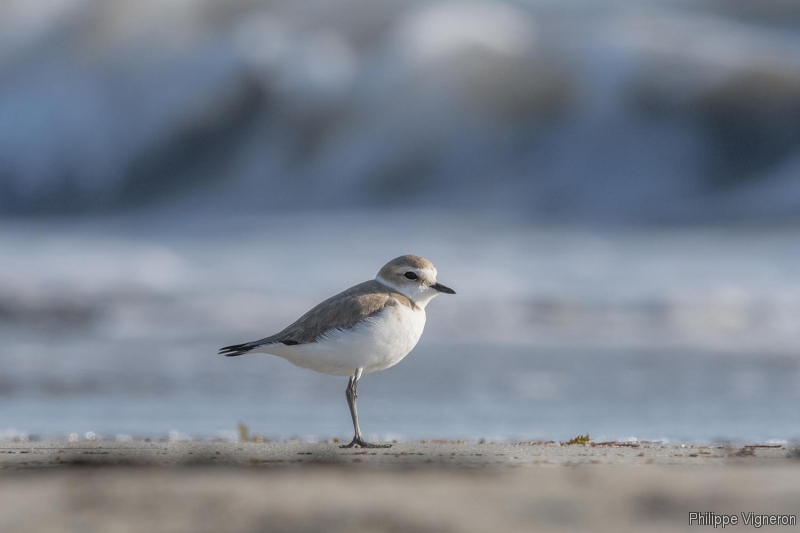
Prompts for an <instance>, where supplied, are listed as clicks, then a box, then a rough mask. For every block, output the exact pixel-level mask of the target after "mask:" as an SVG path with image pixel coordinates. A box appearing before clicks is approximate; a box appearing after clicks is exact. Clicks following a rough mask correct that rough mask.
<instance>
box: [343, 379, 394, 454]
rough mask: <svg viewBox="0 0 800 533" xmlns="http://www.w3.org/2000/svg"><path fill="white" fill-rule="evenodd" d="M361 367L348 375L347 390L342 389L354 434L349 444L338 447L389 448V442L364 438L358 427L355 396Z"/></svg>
mask: <svg viewBox="0 0 800 533" xmlns="http://www.w3.org/2000/svg"><path fill="white" fill-rule="evenodd" d="M363 370H364V369H363V368H357V369H356V372H355V374H353V375H352V376H350V381H349V382H348V383H347V390H345V391H344V394H345V396H346V397H347V405H348V406H349V407H350V416H351V417H352V419H353V429H354V430H355V435H354V436H353V440H351V441H350V444H343V445H342V446H340V448H352V447H353V446H360V447H362V448H391V447H392V445H391V444H372V443H371V442H367V441H365V440H364V437H362V436H361V428H360V427H358V407H356V398H358V380H359V379H361V372H362V371H363Z"/></svg>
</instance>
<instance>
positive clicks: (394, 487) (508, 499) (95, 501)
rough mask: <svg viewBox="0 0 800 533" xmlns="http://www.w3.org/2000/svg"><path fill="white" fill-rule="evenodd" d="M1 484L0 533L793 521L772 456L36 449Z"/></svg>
mask: <svg viewBox="0 0 800 533" xmlns="http://www.w3.org/2000/svg"><path fill="white" fill-rule="evenodd" d="M0 470H2V474H3V475H2V476H0V501H2V502H3V503H2V508H3V513H0V530H2V531H36V532H50V531H52V532H57V531H77V530H80V531H89V532H93V531H98V532H100V531H102V532H108V531H115V532H117V531H119V532H134V531H147V532H156V531H169V532H173V531H174V532H184V531H185V532H206V531H208V532H212V531H213V532H218V531H230V532H253V531H303V532H317V531H319V532H331V531H334V532H338V531H389V532H394V531H397V532H399V531H425V532H428V531H430V532H439V531H443V532H449V531H528V532H530V531H565V530H570V531H577V530H586V531H616V532H620V531H623V532H624V531H641V530H642V529H643V528H649V529H654V530H657V531H690V530H695V529H696V528H697V527H700V526H697V525H690V513H692V512H698V513H713V514H716V515H726V516H731V515H737V516H738V522H739V524H738V525H737V526H735V527H734V526H728V528H730V527H734V528H736V527H738V528H752V527H753V526H752V525H745V524H743V517H742V515H741V513H745V516H747V513H750V512H753V513H756V514H758V515H759V516H760V515H795V516H796V515H797V514H798V511H800V508H799V507H800V504H798V502H800V485H798V483H797V479H798V478H799V476H800V460H798V459H797V458H796V450H795V448H794V447H793V446H787V445H745V444H728V445H708V446H707V445H691V444H688V445H686V444H684V445H681V444H660V443H593V445H586V446H584V445H571V446H562V445H560V444H558V443H513V444H512V443H479V442H450V441H446V442H445V441H437V442H413V443H399V444H395V445H394V446H393V447H392V448H391V449H385V450H380V449H376V450H361V449H355V450H353V449H349V450H342V449H339V448H338V447H337V446H336V444H334V443H305V442H266V443H252V442H248V443H234V442H198V441H183V442H143V441H131V442H102V441H95V442H92V441H83V442H75V443H68V442H58V441H55V442H48V441H45V442H27V443H26V442H18V443H4V444H3V446H2V447H0ZM713 514H712V515H705V516H706V517H707V518H708V517H712V518H713ZM706 527H708V528H712V527H713V526H706ZM764 527H765V528H767V529H770V528H772V529H770V530H785V531H791V530H794V529H793V528H792V527H791V526H778V525H775V526H764ZM780 528H783V529H780ZM726 529H727V528H726Z"/></svg>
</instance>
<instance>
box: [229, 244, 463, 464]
mask: <svg viewBox="0 0 800 533" xmlns="http://www.w3.org/2000/svg"><path fill="white" fill-rule="evenodd" d="M436 276H437V271H436V267H434V266H433V263H431V262H430V261H428V260H427V259H425V258H424V257H419V256H417V255H401V256H400V257H396V258H394V259H392V260H391V261H389V262H388V263H386V264H385V265H384V266H383V268H381V269H380V270H379V271H378V275H377V276H375V279H372V280H369V281H365V282H363V283H359V284H358V285H354V286H353V287H350V288H349V289H347V290H345V291H343V292H340V293H339V294H337V295H335V296H332V297H330V298H328V299H327V300H325V301H324V302H322V303H320V304H319V305H317V306H316V307H314V308H312V309H311V310H310V311H308V312H307V313H306V314H304V315H303V316H301V317H300V318H299V319H297V320H296V321H295V322H293V323H292V324H291V325H289V326H288V327H286V328H285V329H283V330H282V331H280V332H278V333H276V334H274V335H270V336H269V337H265V338H263V339H260V340H257V341H252V342H246V343H244V344H234V345H231V346H226V347H224V348H221V349H220V350H219V354H220V355H224V356H226V357H236V356H239V355H244V354H250V353H265V354H271V355H276V356H278V357H281V358H283V359H286V360H287V361H289V362H290V363H293V364H294V365H296V366H298V367H301V368H307V369H311V370H315V371H317V372H321V373H323V374H329V375H333V376H348V377H349V380H348V383H347V389H346V390H345V397H346V398H347V405H348V407H349V408H350V417H351V418H352V422H353V430H354V436H353V440H352V441H350V443H349V444H345V445H342V446H341V448H352V447H354V446H358V447H361V448H390V447H391V444H373V443H370V442H367V441H366V440H364V437H363V435H362V433H361V428H360V427H359V425H358V409H357V407H356V398H357V397H358V383H359V380H360V379H361V376H362V375H363V374H369V373H372V372H377V371H379V370H385V369H387V368H389V367H391V366H394V365H395V364H397V363H399V362H400V361H401V360H402V359H403V358H404V357H405V356H406V355H408V353H409V352H410V351H411V350H412V349H413V348H414V347H415V346H416V345H417V342H418V341H419V339H420V337H421V336H422V330H423V329H424V327H425V319H426V316H425V307H426V306H427V305H428V303H429V302H430V301H431V300H432V299H433V298H434V297H435V296H438V295H439V294H455V293H456V291H454V290H453V289H451V288H450V287H447V286H445V285H442V284H441V283H439V282H438V281H437V279H436Z"/></svg>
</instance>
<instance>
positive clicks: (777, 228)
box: [0, 0, 800, 441]
mask: <svg viewBox="0 0 800 533" xmlns="http://www.w3.org/2000/svg"><path fill="white" fill-rule="evenodd" d="M798 230H800V3H798V2H797V1H796V0H762V1H759V2H753V1H744V0H646V1H644V0H638V1H632V0H631V1H626V0H616V1H611V0H609V1H600V0H561V1H554V0H518V1H513V2H511V1H509V2H500V1H483V2H463V1H461V2H456V1H449V2H439V1H426V2H422V1H413V0H411V1H409V0H404V1H401V0H369V1H367V0H327V1H325V2H318V1H309V2H291V1H259V0H232V1H228V2H212V1H210V0H169V1H163V0H162V1H155V0H140V1H137V2H134V1H132V0H102V1H101V0H40V1H37V2H25V1H22V0H0V340H2V343H0V369H1V370H0V438H2V437H4V438H31V437H36V436H39V437H45V436H55V437H64V436H66V435H69V434H74V435H76V437H75V438H78V439H81V438H91V437H92V436H95V437H98V436H99V437H100V438H122V439H124V438H127V437H128V436H131V435H132V436H136V437H153V438H161V437H167V436H170V438H188V437H194V438H213V437H221V438H235V436H236V427H237V424H238V423H239V422H242V423H245V424H246V425H247V426H248V427H249V428H250V431H251V433H257V434H261V435H263V436H265V437H267V438H288V437H300V438H305V439H324V438H331V437H341V438H344V437H347V436H348V435H349V434H350V431H351V429H350V419H349V415H348V411H347V405H346V402H345V398H344V388H345V386H346V380H343V379H336V378H333V377H329V376H323V375H318V374H314V373H312V372H310V371H304V370H300V369H297V368H295V367H293V366H291V365H290V364H289V363H287V362H285V361H283V360H281V359H277V358H272V357H269V356H265V355H253V356H249V357H241V358H236V359H232V360H231V359H224V358H222V357H219V356H217V355H216V351H217V349H218V348H219V347H220V346H225V345H228V344H232V343H237V342H244V341H248V340H253V339H256V338H260V337H263V336H265V335H267V334H269V333H272V332H275V331H277V330H280V329H282V328H283V327H284V326H286V325H287V324H289V323H290V322H292V321H293V320H294V319H296V318H297V317H298V316H299V315H300V314H302V313H303V312H304V311H306V310H307V309H308V308H310V307H311V306H312V305H314V304H316V303H318V302H319V301H321V300H322V299H324V298H327V297H328V296H330V295H332V294H334V293H336V292H338V291H339V290H342V289H344V288H346V287H348V286H350V285H352V284H355V283H358V282H360V281H363V280H365V279H369V278H372V277H373V276H374V275H375V273H376V272H377V270H378V269H379V268H380V266H381V265H383V263H385V262H386V261H387V260H389V259H391V258H393V257H395V256H397V255H401V254H404V253H415V254H419V255H424V256H426V257H428V258H429V259H431V260H432V261H433V262H434V263H435V264H436V265H437V267H438V269H439V273H440V280H441V281H442V282H443V283H445V284H447V285H449V286H452V287H453V288H455V289H456V290H457V291H458V295H457V296H455V297H442V298H438V299H436V300H435V301H434V302H433V303H432V304H431V305H430V307H429V308H428V311H429V312H428V325H427V328H426V333H425V335H424V336H423V338H422V340H421V342H420V344H419V345H418V347H417V348H416V349H415V350H414V351H413V352H412V353H411V354H410V355H409V356H408V357H407V358H406V359H405V360H404V361H403V362H402V363H401V364H399V365H397V366H396V367H393V368H392V369H390V370H387V371H385V372H381V373H377V374H370V375H368V376H366V377H365V378H364V380H363V381H362V385H361V387H360V389H359V392H360V398H361V402H360V404H361V405H360V407H361V410H360V415H361V422H362V426H363V427H364V429H365V430H366V433H368V434H371V435H374V436H375V437H377V438H382V439H383V438H400V439H404V438H406V439H419V438H424V439H429V438H487V439H562V440H564V439H567V438H570V437H574V436H576V435H577V434H579V433H586V432H589V433H590V434H591V436H592V437H593V438H594V439H595V440H599V439H608V440H611V439H622V438H637V439H651V440H653V439H669V440H676V439H685V440H693V441H698V440H700V441H714V440H725V439H737V440H752V441H769V440H775V441H782V440H793V439H798V438H800V416H799V415H798V404H800V358H798V353H799V352H800V321H799V320H798V319H799V318H800V248H798V242H799V239H798V237H800V233H798ZM87 435H88V437H87Z"/></svg>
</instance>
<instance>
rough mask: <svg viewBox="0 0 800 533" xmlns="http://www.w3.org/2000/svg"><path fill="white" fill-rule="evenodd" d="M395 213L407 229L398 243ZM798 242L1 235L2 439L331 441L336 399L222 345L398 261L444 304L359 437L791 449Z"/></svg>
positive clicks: (308, 381) (118, 227)
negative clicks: (406, 256)
mask: <svg viewBox="0 0 800 533" xmlns="http://www.w3.org/2000/svg"><path fill="white" fill-rule="evenodd" d="M397 217H401V219H403V220H405V221H406V222H405V223H404V224H400V225H398V224H397V223H396V220H397ZM794 235H795V233H794V230H793V229H792V228H772V229H763V228H762V229H759V230H754V229H750V230H745V229H719V228H717V229H714V228H706V229H660V230H657V229H640V230H630V229H628V230H625V229H616V230H614V229H604V230H601V229H598V230H585V229H584V230H578V229H570V228H554V227H550V228H543V227H537V226H531V225H528V224H527V223H525V222H522V221H519V220H502V219H497V218H496V217H482V216H480V215H469V216H467V215H450V216H447V217H437V216H434V215H431V214H425V213H409V212H406V213H383V214H378V213H349V214H339V215H334V214H329V215H315V216H303V215H292V216H280V217H278V216H275V217H269V216H264V217H245V218H195V219H189V218H186V217H182V218H179V219H174V218H170V217H169V216H153V217H140V218H127V219H122V218H110V219H108V218H107V219H99V218H95V219H79V220H74V221H69V220H67V221H64V220H62V221H50V222H47V221H37V222H20V221H16V222H13V223H12V222H6V223H3V224H2V225H0V336H1V337H2V339H3V343H2V346H0V365H2V368H3V372H2V374H0V432H2V431H5V435H6V437H7V438H10V437H14V436H18V435H20V434H27V435H29V436H53V437H65V436H67V435H69V434H71V433H75V434H77V435H78V436H79V437H83V436H84V435H85V434H86V433H87V432H90V431H91V432H94V433H95V434H96V435H99V436H100V437H102V438H116V437H117V436H118V435H133V436H137V437H155V438H161V437H166V436H167V435H169V434H170V432H173V433H172V435H173V437H175V436H177V437H181V436H188V437H195V438H209V437H223V438H232V437H233V436H234V435H235V433H236V426H237V424H238V423H239V422H242V423H244V424H246V425H247V426H248V427H249V428H250V431H251V433H256V434H261V435H263V436H265V437H267V438H289V437H300V438H306V439H325V438H333V437H339V438H346V437H347V436H348V434H349V433H350V421H349V415H348V411H347V405H346V402H345V398H344V388H345V386H346V380H345V379H340V378H334V377H330V376H325V375H320V374H315V373H313V372H311V371H308V370H301V369H299V368H295V367H293V366H292V365H291V364H289V363H287V362H286V361H283V360H281V359H278V358H273V357H270V356H266V355H253V356H248V357H240V358H235V359H225V358H222V357H219V356H217V355H216V351H217V349H218V348H219V347H220V346H224V345H227V344H231V343H234V342H242V341H247V340H251V339H255V338H259V337H262V336H264V335H267V334H269V333H271V332H274V331H277V330H279V329H281V328H282V327H283V326H285V325H287V324H288V323H289V322H291V321H293V320H294V319H295V318H297V317H298V316H299V315H300V314H301V313H302V312H304V311H305V310H306V309H308V308H309V307H310V306H312V305H313V304H314V303H316V302H318V301H319V300H322V299H324V298H326V297H327V296H330V295H331V294H333V293H335V292H337V291H338V290H340V289H343V288H345V287H347V286H349V285H351V284H354V283H357V282H359V281H362V280H363V279H367V278H369V277H372V276H373V275H374V271H376V270H377V269H378V268H379V267H380V266H381V265H382V264H383V262H385V261H386V260H388V259H390V258H392V257H394V256H396V255H399V254H402V253H408V252H415V253H420V254H423V255H426V256H428V257H430V258H431V259H432V260H433V261H434V262H435V263H436V265H437V267H438V269H439V278H440V280H441V281H442V282H444V283H446V284H448V285H451V286H453V287H454V288H455V289H456V290H457V291H458V295H457V296H455V297H452V298H444V297H442V298H438V299H436V300H435V301H434V302H432V303H431V305H430V306H429V307H428V324H427V327H426V332H425V334H424V335H423V338H422V340H421V342H420V344H419V345H418V346H417V348H416V349H415V350H414V351H413V352H412V353H411V354H410V355H409V356H408V357H407V358H406V359H405V360H403V361H402V362H401V363H400V364H398V365H397V366H395V367H393V368H391V369H389V370H387V371H385V372H380V373H376V374H370V375H367V376H365V377H364V378H363V380H362V383H361V386H360V388H359V407H360V409H359V412H360V415H361V422H362V427H363V429H364V430H365V433H367V434H370V435H373V436H375V437H376V438H382V439H385V438H398V439H420V438H426V439H427V438H488V439H567V438H570V437H573V436H575V435H577V434H579V433H581V434H583V433H587V432H588V433H589V434H590V435H591V436H592V437H593V438H595V439H617V438H638V439H649V440H653V439H668V440H693V441H697V440H701V441H710V440H719V439H722V440H724V439H736V440H746V441H766V440H769V439H786V440H791V439H795V438H798V437H800V417H798V416H797V412H796V406H797V401H798V399H799V398H800V358H798V357H797V355H796V354H797V353H798V351H797V350H798V348H800V326H798V325H797V321H796V316H797V312H798V302H800V300H799V299H798V293H800V274H798V272H800V269H798V266H800V261H799V260H798V252H797V249H796V247H795V246H794V242H795V237H794Z"/></svg>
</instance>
